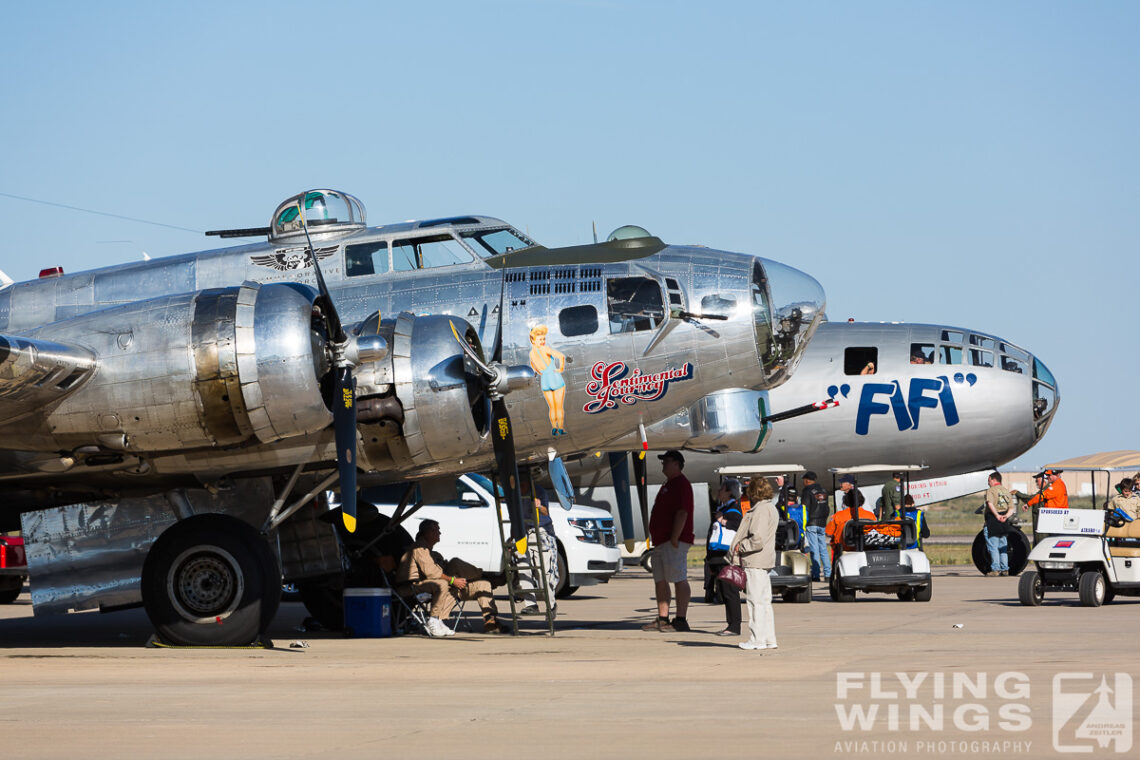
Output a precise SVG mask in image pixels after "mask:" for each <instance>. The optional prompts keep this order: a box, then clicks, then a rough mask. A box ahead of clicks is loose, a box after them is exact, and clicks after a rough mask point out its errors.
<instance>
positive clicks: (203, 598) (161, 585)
mask: <svg viewBox="0 0 1140 760" xmlns="http://www.w3.org/2000/svg"><path fill="white" fill-rule="evenodd" d="M142 597H143V606H144V607H145V608H146V613H147V616H148V617H149V618H150V621H151V623H153V624H154V627H155V629H156V630H157V631H158V634H159V636H160V637H161V638H162V640H163V641H165V642H166V643H168V644H173V645H175V646H243V645H245V644H250V643H252V642H254V641H255V640H257V638H258V637H259V636H260V635H261V634H262V633H264V632H265V630H266V629H267V628H268V627H269V624H270V623H271V622H272V621H273V617H274V615H276V614H277V608H278V606H279V605H280V604H281V571H280V570H279V569H278V567H277V558H276V557H275V556H274V554H273V551H272V549H270V548H269V544H267V543H266V542H265V540H264V539H263V538H262V537H261V536H260V535H259V534H258V533H257V531H256V530H254V529H253V528H252V527H251V526H250V525H248V524H247V523H244V522H242V521H241V520H238V519H237V518H235V517H230V516H228V515H220V514H206V515H196V516H194V517H190V518H188V519H186V520H183V521H182V522H179V523H175V524H174V525H173V526H171V527H170V528H169V529H167V531H166V532H165V533H163V534H162V535H161V536H159V538H158V540H157V541H155V542H154V546H152V547H151V549H150V552H148V553H147V556H146V561H145V562H144V563H143V571H142Z"/></svg>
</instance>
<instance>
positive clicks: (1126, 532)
mask: <svg viewBox="0 0 1140 760" xmlns="http://www.w3.org/2000/svg"><path fill="white" fill-rule="evenodd" d="M1104 535H1106V536H1108V537H1109V538H1110V539H1113V538H1132V539H1140V520H1133V521H1132V522H1130V523H1124V525H1123V526H1121V527H1119V528H1115V527H1113V526H1111V525H1110V526H1108V528H1107V529H1106V530H1105V531H1104Z"/></svg>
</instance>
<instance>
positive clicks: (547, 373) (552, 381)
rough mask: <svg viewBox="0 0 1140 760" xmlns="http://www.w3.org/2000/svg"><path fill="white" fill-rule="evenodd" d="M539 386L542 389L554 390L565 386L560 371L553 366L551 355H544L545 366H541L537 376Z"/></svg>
mask: <svg viewBox="0 0 1140 760" xmlns="http://www.w3.org/2000/svg"><path fill="white" fill-rule="evenodd" d="M539 387H540V388H542V390H544V391H556V390H558V389H559V388H565V387H566V381H565V380H563V379H562V373H561V372H559V371H558V370H557V369H556V368H555V366H554V357H553V356H548V357H546V367H544V368H543V370H542V374H541V375H540V376H539Z"/></svg>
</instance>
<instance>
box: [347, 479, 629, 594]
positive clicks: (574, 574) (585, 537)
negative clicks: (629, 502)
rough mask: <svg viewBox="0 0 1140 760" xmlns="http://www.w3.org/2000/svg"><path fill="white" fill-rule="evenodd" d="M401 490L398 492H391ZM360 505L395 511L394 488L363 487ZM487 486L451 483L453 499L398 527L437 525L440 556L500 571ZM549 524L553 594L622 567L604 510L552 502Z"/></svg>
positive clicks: (596, 580) (427, 508)
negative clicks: (554, 563)
mask: <svg viewBox="0 0 1140 760" xmlns="http://www.w3.org/2000/svg"><path fill="white" fill-rule="evenodd" d="M396 490H402V489H396ZM360 495H361V499H362V501H366V502H368V503H370V504H373V505H374V506H375V507H376V509H377V510H379V512H380V513H381V514H383V515H386V516H389V517H391V515H392V514H393V513H394V512H395V511H396V507H397V506H398V503H397V501H396V499H397V498H398V495H399V494H397V493H396V491H395V490H393V489H386V488H366V489H363V490H362V491H361V494H360ZM493 504H494V500H493V499H492V498H491V482H490V481H489V480H488V479H487V478H486V477H484V476H482V475H477V474H473V473H469V474H467V475H462V476H460V477H459V478H457V479H456V481H455V499H454V500H451V501H448V502H445V503H441V504H425V505H424V506H422V507H420V509H418V510H417V511H416V512H415V513H413V514H412V516H411V517H409V518H407V519H406V520H405V521H404V523H403V526H402V527H403V528H404V529H405V530H407V532H408V534H409V535H411V536H415V535H416V531H417V530H419V525H420V521H422V520H426V519H431V520H436V521H438V522H439V526H440V533H441V534H442V538H441V540H440V542H439V543H438V544H436V547H435V550H436V551H438V552H439V553H440V554H442V555H443V556H444V557H460V558H462V559H464V560H466V561H468V562H470V563H471V564H473V565H475V566H476V567H480V568H482V569H484V570H487V571H489V572H499V570H500V568H501V562H502V545H501V543H500V541H499V524H498V521H497V520H496V519H495V513H494V511H493V509H492V505H493ZM500 509H501V510H502V514H503V519H504V530H505V531H508V532H509V531H510V527H509V525H510V522H509V520H508V519H507V517H506V514H507V510H506V505H505V504H503V503H502V502H500ZM549 512H550V520H551V522H552V523H553V524H554V536H555V538H556V540H557V542H558V563H559V566H558V570H559V572H558V577H559V581H558V589H557V590H556V593H555V595H556V596H557V597H558V598H559V599H565V598H566V597H568V596H570V595H571V594H573V593H574V592H575V591H577V590H578V587H579V586H590V585H593V584H596V583H606V582H608V581H609V579H610V577H611V576H613V574H614V573H616V572H618V571H619V569H620V568H621V550H620V549H619V548H618V546H617V537H616V534H615V532H614V519H613V515H611V514H610V513H609V512H607V511H605V510H604V509H598V508H596V507H582V506H578V505H574V506H573V507H572V508H571V509H568V510H567V509H563V508H562V507H561V506H560V505H559V503H558V501H557V499H551V504H550V509H549Z"/></svg>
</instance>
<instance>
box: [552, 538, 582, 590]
mask: <svg viewBox="0 0 1140 760" xmlns="http://www.w3.org/2000/svg"><path fill="white" fill-rule="evenodd" d="M578 588H579V587H578V586H571V585H570V571H569V570H567V569H566V555H565V554H564V553H563V552H562V545H561V544H559V546H558V588H556V589H555V590H554V598H555V599H569V598H570V596H571V595H573V593H574V592H575V591H577V590H578Z"/></svg>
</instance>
